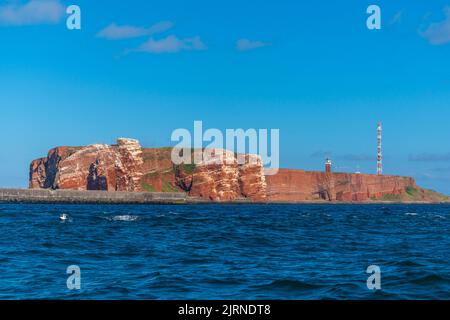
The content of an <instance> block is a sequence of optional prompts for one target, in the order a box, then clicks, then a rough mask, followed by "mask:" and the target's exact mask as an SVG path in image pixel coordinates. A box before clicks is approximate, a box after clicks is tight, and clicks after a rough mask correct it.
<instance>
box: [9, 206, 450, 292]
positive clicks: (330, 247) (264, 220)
mask: <svg viewBox="0 0 450 320" xmlns="http://www.w3.org/2000/svg"><path fill="white" fill-rule="evenodd" d="M0 299H3V300H4V299H12V300H17V299H58V300H59V299H70V300H78V299H83V300H86V299H87V300H106V299H114V300H135V299H137V300H174V299H175V300H179V299H194V300H196V299H202V300H203V299H206V300H209V299H227V300H228V299H231V300H234V299H243V300H249V299H264V300H272V299H276V300H279V299H283V300H285V299H286V300H298V299H300V300H317V299H319V300H323V299H325V300H335V299H337V300H347V299H352V300H353V299H356V300H366V299H371V300H372V299H377V300H378V299H380V300H384V299H386V300H396V299H421V300H422V299H425V300H431V299H443V300H448V299H450V205H437V204H436V205H425V204H420V205H402V204H390V205H387V204H370V205H359V204H352V205H348V204H308V205H307V204H301V205H275V204H267V205H263V204H261V205H250V204H236V205H220V204H198V205H62V204H0Z"/></svg>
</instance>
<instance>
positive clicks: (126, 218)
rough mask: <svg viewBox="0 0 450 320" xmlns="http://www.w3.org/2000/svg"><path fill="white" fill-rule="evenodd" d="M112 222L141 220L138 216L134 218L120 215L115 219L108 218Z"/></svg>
mask: <svg viewBox="0 0 450 320" xmlns="http://www.w3.org/2000/svg"><path fill="white" fill-rule="evenodd" d="M107 219H108V220H110V221H136V220H138V219H139V217H138V216H132V215H119V216H114V217H109V218H107Z"/></svg>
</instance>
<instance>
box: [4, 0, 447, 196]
mask: <svg viewBox="0 0 450 320" xmlns="http://www.w3.org/2000/svg"><path fill="white" fill-rule="evenodd" d="M70 4H77V5H79V6H80V8H81V10H82V29H81V30H73V31H70V30H68V29H67V28H66V21H65V20H66V17H67V15H66V14H65V8H66V7H67V6H68V5H70ZM370 4H377V5H379V6H380V8H381V10H382V29H381V30H372V31H371V30H368V29H367V27H366V19H367V17H368V15H367V14H366V8H367V7H368V6H369V5H370ZM449 8H450V3H449V1H448V0H447V1H441V0H435V1H432V3H431V1H425V0H417V1H400V0H389V1H384V0H383V1H381V0H374V1H370V2H369V1H361V0H354V1H350V0H349V1H332V0H327V1H325V0H324V1H283V0H277V1H272V0H267V1H245V3H244V1H235V0H228V1H199V0H198V1H188V0H164V1H143V0H142V1H137V0H129V1H102V0H99V1H86V0H73V1H71V2H68V1H65V0H32V1H31V2H30V1H29V0H27V1H0V38H1V40H2V41H1V47H0V48H1V56H0V57H1V59H0V110H1V112H2V113H1V115H2V116H1V122H0V133H1V135H2V142H3V145H2V147H1V151H0V161H1V164H2V165H1V166H0V185H1V186H9V187H25V186H27V180H28V166H29V163H30V161H31V160H32V159H34V158H38V157H41V156H45V155H46V153H47V150H48V149H50V148H52V147H54V146H58V145H87V144H92V143H97V142H101V143H113V142H114V141H115V139H116V138H117V137H122V136H125V137H133V138H137V139H139V140H140V141H141V143H142V144H143V145H144V146H147V147H156V146H167V145H173V143H171V141H170V135H171V133H172V131H173V130H174V129H177V128H188V129H192V127H193V121H194V120H202V121H203V125H204V127H205V128H219V129H223V130H224V129H226V128H244V129H246V128H268V129H270V128H279V129H280V145H281V150H280V152H281V154H280V161H281V166H282V167H290V168H303V169H307V170H322V169H323V163H324V159H323V158H324V156H325V155H328V154H329V155H331V156H332V158H333V160H334V163H335V165H336V166H337V170H340V171H350V172H353V171H356V170H357V169H358V168H359V169H360V170H361V171H362V172H366V173H375V171H376V163H375V160H374V158H375V156H376V123H377V121H379V120H381V121H383V126H384V146H383V147H384V156H385V161H384V168H385V173H386V174H400V175H411V176H413V177H415V178H416V179H417V181H418V182H419V184H421V185H423V186H425V187H429V188H434V189H437V190H439V191H441V192H445V193H447V194H450V147H449V146H448V141H449V140H450V126H449V124H448V122H449V119H450V108H449V104H450V103H449V102H450V72H449V71H450V59H449V56H450V9H449Z"/></svg>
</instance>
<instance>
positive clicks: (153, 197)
mask: <svg viewBox="0 0 450 320" xmlns="http://www.w3.org/2000/svg"><path fill="white" fill-rule="evenodd" d="M188 200H189V199H188V197H187V195H186V193H181V192H107V191H76V190H47V189H0V202H32V203H106V204H107V203H112V204H114V203H130V204H145V203H186V202H188ZM191 201H193V199H191Z"/></svg>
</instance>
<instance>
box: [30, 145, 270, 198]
mask: <svg viewBox="0 0 450 320" xmlns="http://www.w3.org/2000/svg"><path fill="white" fill-rule="evenodd" d="M171 151H172V149H171V148H159V149H143V148H142V147H141V146H140V144H139V142H138V141H136V140H132V139H119V140H118V141H117V145H113V146H109V145H105V144H94V145H90V146H87V147H81V148H69V147H59V148H55V149H52V150H50V151H49V153H48V156H47V157H46V158H40V159H37V160H34V161H33V162H32V163H31V166H30V183H29V185H30V188H32V189H43V188H45V189H70V190H105V191H149V192H152V191H158V192H187V193H188V194H189V195H190V196H192V197H199V198H204V199H209V200H214V201H233V200H236V199H243V198H249V199H252V200H264V199H265V198H266V183H265V176H264V174H263V165H262V161H261V159H260V158H259V157H257V156H248V155H246V156H245V157H246V160H250V158H252V160H253V162H246V164H244V165H241V164H238V163H237V159H236V156H235V154H234V153H232V152H228V151H223V150H222V152H219V153H218V154H217V155H216V157H215V158H210V159H207V160H204V161H202V162H201V163H199V164H198V165H189V164H181V165H174V164H173V163H172V161H171ZM217 157H220V158H222V157H225V158H226V159H227V161H226V162H224V161H215V160H217ZM219 160H220V159H219Z"/></svg>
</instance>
